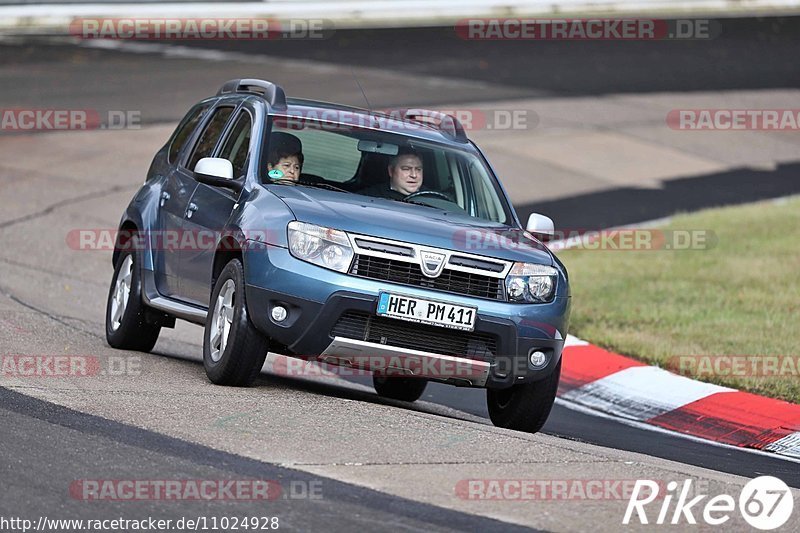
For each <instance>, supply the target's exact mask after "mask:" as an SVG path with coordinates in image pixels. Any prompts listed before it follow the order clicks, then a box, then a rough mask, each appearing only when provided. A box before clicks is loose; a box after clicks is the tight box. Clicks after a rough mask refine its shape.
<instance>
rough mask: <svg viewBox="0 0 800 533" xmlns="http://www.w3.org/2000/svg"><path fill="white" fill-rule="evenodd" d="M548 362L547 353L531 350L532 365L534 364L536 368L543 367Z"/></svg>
mask: <svg viewBox="0 0 800 533" xmlns="http://www.w3.org/2000/svg"><path fill="white" fill-rule="evenodd" d="M546 364H547V354H545V353H544V352H539V351H534V352H531V365H533V366H534V367H536V368H541V367H543V366H544V365H546Z"/></svg>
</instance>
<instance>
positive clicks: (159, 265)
mask: <svg viewBox="0 0 800 533" xmlns="http://www.w3.org/2000/svg"><path fill="white" fill-rule="evenodd" d="M210 107H211V105H210V104H203V105H198V106H196V107H194V108H192V109H191V110H190V111H189V112H188V113H187V114H186V117H185V118H184V119H183V120H182V121H181V124H180V125H179V126H178V128H176V130H175V135H174V136H173V138H172V141H171V143H170V146H169V150H168V153H167V161H168V163H169V164H170V167H169V168H170V170H169V171H168V172H167V174H166V176H163V178H162V179H163V180H164V182H163V184H162V187H161V193H160V198H159V207H158V217H157V221H156V228H155V229H156V230H157V231H156V232H153V233H152V234H151V235H150V239H151V249H152V251H153V263H154V266H155V274H156V287H157V288H158V292H159V293H160V294H162V295H163V296H172V297H174V296H178V295H179V290H178V285H179V279H180V277H179V264H180V250H179V247H178V243H179V236H180V232H181V230H182V228H183V219H184V214H185V213H186V206H187V205H188V204H189V198H191V195H192V193H193V192H194V188H195V186H196V185H197V184H196V182H195V181H194V179H192V178H191V176H187V175H186V173H184V172H181V170H180V167H181V164H182V159H184V158H186V157H187V154H186V152H187V151H188V150H187V149H190V148H191V147H192V146H193V144H192V142H191V141H193V140H194V139H195V138H196V135H195V131H196V130H197V129H198V126H199V125H200V124H201V123H202V121H203V119H204V118H205V117H206V115H207V112H208V110H209V108H210Z"/></svg>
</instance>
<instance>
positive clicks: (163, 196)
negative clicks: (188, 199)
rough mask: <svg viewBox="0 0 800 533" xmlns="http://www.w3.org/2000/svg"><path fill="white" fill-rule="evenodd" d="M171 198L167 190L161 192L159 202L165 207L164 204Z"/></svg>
mask: <svg viewBox="0 0 800 533" xmlns="http://www.w3.org/2000/svg"><path fill="white" fill-rule="evenodd" d="M170 198H171V196H170V195H169V193H168V192H167V191H164V192H162V193H161V201H160V202H159V203H158V205H160V206H161V207H164V204H165V203H167V201H168V200H169V199H170Z"/></svg>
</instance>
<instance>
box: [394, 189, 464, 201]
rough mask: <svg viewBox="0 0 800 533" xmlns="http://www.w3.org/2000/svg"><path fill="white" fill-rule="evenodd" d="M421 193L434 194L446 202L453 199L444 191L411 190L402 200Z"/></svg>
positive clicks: (421, 194)
mask: <svg viewBox="0 0 800 533" xmlns="http://www.w3.org/2000/svg"><path fill="white" fill-rule="evenodd" d="M423 195H428V196H436V197H438V198H441V199H443V200H447V201H448V202H452V201H453V200H452V199H450V197H449V196H447V195H446V194H445V193H443V192H439V191H417V192H412V193H411V194H409V195H408V196H406V197H405V198H403V200H410V199H412V198H416V197H417V196H423Z"/></svg>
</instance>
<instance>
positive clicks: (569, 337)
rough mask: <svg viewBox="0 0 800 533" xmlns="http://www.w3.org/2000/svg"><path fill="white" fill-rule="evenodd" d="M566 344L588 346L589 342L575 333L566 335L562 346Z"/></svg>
mask: <svg viewBox="0 0 800 533" xmlns="http://www.w3.org/2000/svg"><path fill="white" fill-rule="evenodd" d="M567 346H589V343H588V342H586V341H585V340H583V339H579V338H578V337H576V336H575V335H567V340H566V341H564V348H566V347H567Z"/></svg>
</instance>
